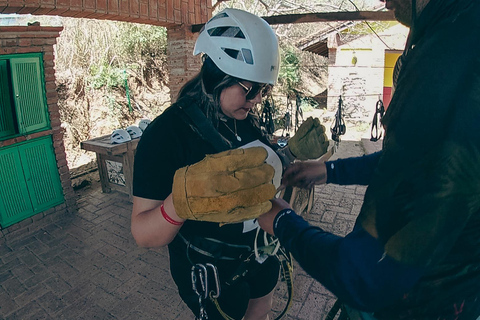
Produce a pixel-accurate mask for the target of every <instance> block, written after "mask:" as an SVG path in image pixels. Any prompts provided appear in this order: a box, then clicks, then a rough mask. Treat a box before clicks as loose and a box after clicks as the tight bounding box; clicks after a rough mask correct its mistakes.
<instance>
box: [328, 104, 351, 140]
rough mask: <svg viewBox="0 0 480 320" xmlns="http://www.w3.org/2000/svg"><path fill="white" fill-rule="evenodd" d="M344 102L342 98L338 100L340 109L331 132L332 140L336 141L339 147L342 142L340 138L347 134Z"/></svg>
mask: <svg viewBox="0 0 480 320" xmlns="http://www.w3.org/2000/svg"><path fill="white" fill-rule="evenodd" d="M342 107H343V100H342V96H340V97H339V98H338V108H337V112H336V113H335V120H334V122H333V123H332V126H331V127H330V132H331V133H332V140H333V141H335V145H336V146H338V143H339V142H340V136H341V135H344V134H345V132H347V127H346V126H345V120H344V119H343V111H342Z"/></svg>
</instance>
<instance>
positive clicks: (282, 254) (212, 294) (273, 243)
mask: <svg viewBox="0 0 480 320" xmlns="http://www.w3.org/2000/svg"><path fill="white" fill-rule="evenodd" d="M260 232H261V229H260V228H257V233H256V236H255V246H254V248H253V250H252V249H250V250H248V251H245V249H246V248H245V247H247V246H237V245H232V244H228V243H224V242H222V241H219V240H216V239H206V238H202V240H205V239H206V240H208V242H205V244H208V243H210V245H220V246H228V248H235V249H238V250H243V252H244V253H243V254H242V255H241V256H240V258H239V259H235V260H238V261H240V264H239V265H238V267H237V269H236V270H235V272H233V274H232V275H231V276H230V277H228V278H227V279H226V280H225V281H224V282H223V283H224V284H225V285H227V286H232V285H234V284H235V283H237V282H238V281H240V280H241V279H242V278H244V277H246V276H247V275H249V274H251V273H254V272H255V271H256V270H257V269H258V268H260V266H261V265H262V264H263V263H264V262H265V261H266V260H267V259H268V258H269V257H275V258H276V259H277V260H278V261H279V263H280V267H281V272H282V274H281V277H282V278H281V279H282V281H284V282H285V283H286V285H287V289H288V300H287V304H286V306H285V308H284V309H283V311H282V312H281V313H280V314H279V315H278V316H277V317H276V318H275V320H279V319H281V318H282V317H283V316H285V314H286V313H287V311H288V310H289V309H290V307H291V304H292V298H293V280H292V279H293V278H292V275H293V263H292V261H293V260H292V256H291V254H290V253H287V252H286V251H285V250H284V248H283V247H282V246H281V245H280V242H279V241H278V239H277V238H275V237H273V236H270V235H268V234H267V233H266V232H263V231H262V232H263V245H262V246H258V245H257V243H258V239H259V234H260ZM179 235H180V238H181V239H182V240H183V241H184V243H186V244H187V256H188V257H189V256H190V255H189V253H188V251H189V250H190V249H192V250H194V251H196V252H197V253H200V254H202V255H205V256H207V257H210V258H215V259H218V260H233V258H230V257H225V256H221V257H218V256H215V255H214V254H212V253H211V252H209V251H208V250H207V249H205V248H199V247H198V246H195V245H192V241H188V240H187V239H185V237H183V235H181V234H180V233H179ZM236 247H238V248H236ZM238 250H237V253H236V254H239V252H240V251H238ZM189 260H190V258H189ZM190 262H191V263H192V264H193V262H192V261H191V260H190ZM191 275H192V288H193V290H194V292H195V293H196V294H197V296H198V303H199V307H200V312H199V317H198V318H196V320H205V319H208V314H207V312H206V308H205V306H206V302H207V300H210V302H211V303H212V304H213V305H214V306H215V307H216V309H217V311H218V313H219V314H220V315H221V316H222V317H223V318H224V319H226V320H234V319H233V318H232V317H230V316H229V315H228V314H227V313H226V312H225V311H223V310H222V308H221V307H220V304H219V303H218V298H219V297H220V293H221V283H222V282H220V280H219V277H218V271H217V268H216V266H215V265H214V264H212V263H205V264H202V263H196V264H193V266H192V269H191ZM211 275H213V276H214V278H213V279H214V283H215V290H210V289H209V286H208V285H209V283H212V282H211V281H210V282H209V276H211Z"/></svg>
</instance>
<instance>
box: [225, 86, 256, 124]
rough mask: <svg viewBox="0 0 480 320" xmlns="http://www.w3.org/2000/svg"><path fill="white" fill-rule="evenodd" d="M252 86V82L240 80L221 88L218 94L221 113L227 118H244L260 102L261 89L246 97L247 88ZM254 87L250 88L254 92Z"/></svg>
mask: <svg viewBox="0 0 480 320" xmlns="http://www.w3.org/2000/svg"><path fill="white" fill-rule="evenodd" d="M252 86H254V84H253V83H252V82H249V81H246V80H242V81H241V82H239V83H237V84H234V85H233V86H230V87H227V88H225V89H223V91H222V93H221V94H220V108H221V109H222V112H223V114H225V115H226V116H227V117H229V118H233V119H237V120H245V119H246V118H247V116H248V113H249V112H250V110H252V109H253V108H254V107H255V105H257V104H258V103H261V102H262V90H260V91H258V93H257V94H256V95H255V96H254V97H253V98H251V99H249V98H247V93H248V90H249V88H252ZM254 89H255V87H254ZM254 89H252V92H254ZM250 95H251V94H249V95H248V96H250ZM247 99H249V100H247Z"/></svg>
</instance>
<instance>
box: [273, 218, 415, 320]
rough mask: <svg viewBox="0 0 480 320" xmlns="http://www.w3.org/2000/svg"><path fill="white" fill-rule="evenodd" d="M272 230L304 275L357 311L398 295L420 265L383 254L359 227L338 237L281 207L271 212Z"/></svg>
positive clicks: (381, 304)
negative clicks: (272, 215) (409, 264)
mask: <svg viewBox="0 0 480 320" xmlns="http://www.w3.org/2000/svg"><path fill="white" fill-rule="evenodd" d="M274 232H275V235H276V236H277V237H278V239H279V240H280V243H281V244H282V245H283V246H284V247H285V249H287V250H288V251H289V252H291V253H292V255H293V257H294V258H295V259H296V260H297V261H298V263H299V264H300V266H301V267H302V268H303V269H304V270H305V271H306V272H307V273H308V274H310V275H311V276H312V277H313V278H315V279H316V280H317V281H319V282H320V283H322V284H323V285H324V286H325V287H326V288H327V289H328V290H330V291H331V292H332V293H333V294H335V295H336V296H337V297H338V298H339V299H340V300H341V301H342V302H344V303H346V304H347V305H349V306H350V307H353V308H356V309H359V310H363V311H375V310H378V309H380V308H382V307H384V306H387V305H388V304H390V303H392V302H393V301H396V300H398V299H401V298H402V297H403V296H404V294H405V293H407V292H408V291H409V290H410V289H411V288H412V287H413V286H414V284H415V283H416V282H417V281H418V279H419V278H420V276H421V275H422V270H421V269H416V268H413V267H408V266H406V265H403V264H401V263H399V262H396V261H395V260H393V259H392V258H390V257H388V256H385V255H384V251H383V247H382V246H381V244H380V243H379V242H378V241H377V240H376V239H375V238H373V237H372V236H370V235H369V234H368V233H367V232H366V231H364V230H363V229H362V228H361V227H360V226H357V227H356V228H355V229H354V230H353V231H352V232H351V233H350V234H348V235H347V236H346V237H340V236H337V235H334V234H332V233H329V232H325V231H324V230H322V229H321V228H318V227H314V226H311V225H310V224H308V222H306V221H305V220H303V219H302V218H301V217H300V216H298V215H297V214H295V212H293V210H290V209H286V210H282V211H281V212H279V214H278V215H277V216H276V218H275V221H274Z"/></svg>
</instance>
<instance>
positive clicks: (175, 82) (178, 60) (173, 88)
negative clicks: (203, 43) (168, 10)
mask: <svg viewBox="0 0 480 320" xmlns="http://www.w3.org/2000/svg"><path fill="white" fill-rule="evenodd" d="M197 37H198V33H192V32H191V31H190V29H189V28H185V27H182V26H179V27H171V28H168V29H167V39H168V46H167V55H168V75H169V81H168V83H169V88H170V100H171V101H175V100H176V98H177V95H178V92H179V91H180V89H181V87H182V86H183V85H184V84H185V82H187V81H188V80H190V79H191V78H192V77H193V76H195V75H196V74H197V73H198V71H199V70H200V66H201V58H200V55H198V56H193V48H194V46H195V40H196V39H197Z"/></svg>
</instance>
